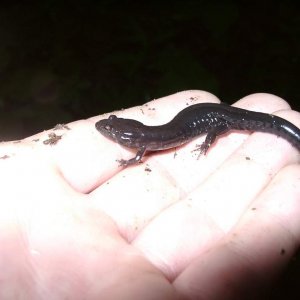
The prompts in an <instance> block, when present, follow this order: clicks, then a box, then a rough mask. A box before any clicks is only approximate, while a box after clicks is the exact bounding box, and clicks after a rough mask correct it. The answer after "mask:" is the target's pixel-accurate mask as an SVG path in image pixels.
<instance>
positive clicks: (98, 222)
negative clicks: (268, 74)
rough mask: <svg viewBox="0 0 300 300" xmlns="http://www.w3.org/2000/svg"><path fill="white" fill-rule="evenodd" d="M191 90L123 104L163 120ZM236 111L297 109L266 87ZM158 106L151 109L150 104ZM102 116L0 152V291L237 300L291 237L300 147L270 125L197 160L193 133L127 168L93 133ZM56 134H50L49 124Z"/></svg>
mask: <svg viewBox="0 0 300 300" xmlns="http://www.w3.org/2000/svg"><path fill="white" fill-rule="evenodd" d="M197 102H218V99H216V98H215V97H214V96H212V95H211V94H208V93H205V92H201V91H187V92H183V93H178V94H175V95H171V96H169V97H166V98H162V99H159V100H156V101H153V102H150V103H148V105H147V106H146V105H144V106H142V107H137V108H131V109H128V110H125V111H122V112H121V111H120V112H119V114H118V115H119V116H121V115H122V116H126V117H129V118H134V119H138V120H140V121H142V122H145V123H147V124H154V123H155V124H163V123H165V122H167V121H168V120H169V119H170V118H172V117H173V116H174V115H175V114H176V113H177V112H178V111H180V110H181V109H183V108H184V107H186V103H190V104H194V103H197ZM237 106H239V107H242V108H246V109H249V110H259V111H264V112H270V113H271V112H272V113H273V112H274V111H278V110H283V111H281V112H280V113H279V115H280V116H281V117H284V118H286V119H288V120H289V121H291V122H293V123H294V124H295V125H296V126H298V127H299V126H300V116H299V113H296V112H293V111H291V110H290V109H289V106H288V104H287V103H286V102H284V101H283V100H281V99H280V98H278V97H275V96H271V95H267V94H256V95H251V96H248V97H246V98H244V99H242V100H240V101H239V102H238V103H237ZM154 108H155V110H153V109H154ZM98 120H99V117H95V118H91V119H89V120H86V121H78V122H74V123H71V124H70V125H69V127H70V130H67V129H66V128H64V129H61V130H57V131H55V133H56V135H57V136H59V135H62V138H61V139H57V143H56V144H53V145H50V144H48V145H45V144H44V143H43V141H45V140H47V139H48V135H47V134H48V133H47V132H43V133H40V134H38V135H36V136H34V137H30V138H27V139H25V140H23V141H21V142H20V143H14V142H10V143H3V144H2V145H1V147H0V158H1V159H0V180H1V190H0V205H1V209H0V245H1V247H0V270H1V277H0V278H1V280H0V298H1V299H10V298H18V297H19V298H22V297H23V298H28V299H29V298H30V299H61V298H67V297H69V298H71V299H83V298H86V299H94V298H96V299H99V298H100V297H101V299H182V298H183V299H184V298H191V299H220V298H221V299H235V298H236V299H240V298H243V299H245V298H246V299H247V298H251V296H253V295H256V292H258V290H259V288H260V287H264V286H265V285H266V284H268V283H270V282H271V280H272V279H273V278H274V277H276V275H277V274H278V273H279V272H280V270H281V269H282V267H284V266H285V265H286V264H287V263H288V261H289V259H290V258H291V257H292V255H293V254H294V253H295V251H296V249H297V248H298V246H299V238H300V220H299V213H300V201H299V200H300V184H299V181H300V167H299V160H300V159H299V153H298V152H297V151H296V149H294V148H293V147H292V146H291V145H290V144H289V143H288V142H286V141H285V140H283V139H279V138H277V137H276V136H275V135H271V134H266V133H253V134H251V135H249V133H245V132H234V133H229V134H227V135H226V136H224V137H222V138H219V139H218V141H217V142H216V143H215V144H214V145H213V146H212V147H211V148H210V150H209V152H208V153H207V155H206V156H202V157H200V159H198V160H197V153H195V152H193V149H195V147H196V146H195V145H196V144H199V143H200V141H203V139H204V137H200V138H199V139H196V140H195V141H193V142H191V143H188V144H186V145H184V146H182V147H180V148H177V149H176V150H174V149H171V150H168V151H163V152H156V153H152V154H150V155H148V156H146V157H145V158H144V163H143V164H139V165H136V166H132V167H128V168H126V169H123V168H120V167H118V163H117V162H116V159H120V158H124V159H128V158H131V157H132V156H133V154H134V151H132V150H128V149H125V148H123V147H121V146H119V145H117V144H115V143H113V142H111V141H110V140H108V139H106V138H105V137H103V136H101V135H100V134H99V133H98V132H97V131H96V129H95V127H94V123H95V122H96V121H98ZM51 132H52V131H51Z"/></svg>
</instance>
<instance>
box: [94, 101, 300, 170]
mask: <svg viewBox="0 0 300 300" xmlns="http://www.w3.org/2000/svg"><path fill="white" fill-rule="evenodd" d="M95 126H96V129H97V130H98V131H99V132H100V133H101V134H103V135H104V136H105V137H107V138H109V139H111V140H113V141H115V142H116V143H119V144H121V145H123V146H126V147H129V148H135V149H138V151H137V154H136V156H135V157H133V158H131V159H129V160H124V159H122V160H120V161H119V162H120V165H122V166H128V165H131V164H135V163H138V162H141V159H142V157H143V156H144V154H145V152H146V151H157V150H164V149H170V148H173V147H176V146H179V145H182V144H185V143H187V142H189V141H190V140H192V139H193V138H195V137H196V136H198V135H201V134H203V133H207V136H206V138H205V141H204V142H203V144H202V145H201V146H200V148H199V150H200V153H204V154H205V153H206V152H207V150H208V148H209V147H210V146H211V145H212V144H213V143H214V141H215V140H216V138H217V136H219V135H221V134H224V133H226V132H228V131H230V130H250V131H260V132H268V133H272V134H276V135H277V136H279V137H282V138H284V139H286V140H287V141H288V142H290V143H291V144H292V145H293V146H294V147H295V148H296V149H298V151H300V129H299V128H297V127H296V126H295V125H293V124H292V123H290V122H288V121H287V120H285V119H282V118H280V117H277V116H274V115H272V114H265V113H261V112H254V111H249V110H245V109H241V108H237V107H232V106H230V105H227V104H224V103H221V104H216V103H199V104H195V105H191V106H189V107H187V108H185V109H183V110H182V111H180V112H179V113H178V114H177V115H176V116H175V117H174V118H173V119H172V120H171V121H170V122H168V123H166V124H164V125H159V126H147V125H144V124H143V123H141V122H138V121H136V120H131V119H123V118H118V117H117V116H115V115H110V116H109V118H108V119H104V120H100V121H99V122H97V123H96V125H95Z"/></svg>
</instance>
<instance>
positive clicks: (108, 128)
mask: <svg viewBox="0 0 300 300" xmlns="http://www.w3.org/2000/svg"><path fill="white" fill-rule="evenodd" d="M104 128H105V130H107V131H111V130H112V126H110V125H105V126H104Z"/></svg>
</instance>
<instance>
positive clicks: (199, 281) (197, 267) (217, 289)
mask: <svg viewBox="0 0 300 300" xmlns="http://www.w3.org/2000/svg"><path fill="white" fill-rule="evenodd" d="M299 179H300V167H299V165H294V166H288V167H286V168H284V169H283V170H282V171H281V172H279V173H278V174H277V175H276V177H275V178H274V179H273V180H272V181H271V182H270V184H269V185H268V186H267V187H266V189H265V190H264V191H263V192H262V193H261V195H260V196H259V197H258V199H257V200H256V201H255V202H253V203H252V205H251V206H250V207H249V209H248V210H247V212H246V213H245V214H244V216H243V218H242V219H241V221H240V222H239V223H238V224H237V226H236V227H235V228H234V230H233V231H232V232H231V234H230V235H228V236H227V237H226V238H225V239H223V240H220V242H219V243H218V245H217V246H216V247H215V248H214V249H211V250H210V251H207V252H206V253H203V255H202V256H201V257H199V258H197V259H196V260H194V261H193V262H192V263H191V264H190V265H189V266H188V267H187V268H186V269H185V270H184V271H183V272H182V274H181V275H180V276H178V278H177V279H176V280H175V282H174V285H175V287H177V288H178V289H179V290H181V291H182V292H183V294H184V295H188V296H189V297H199V295H204V296H205V297H207V298H211V299H219V298H222V299H241V298H244V295H252V296H253V298H255V297H254V296H255V295H253V294H252V293H253V291H254V292H258V291H259V289H258V287H261V286H265V285H266V284H268V283H270V281H272V280H273V279H274V277H276V275H277V274H278V272H279V271H280V270H281V269H282V268H283V267H284V266H285V265H286V264H287V262H288V261H289V260H290V259H291V257H292V256H293V254H294V253H295V251H296V250H297V249H298V247H299V241H300V230H299V228H300V221H299V217H298V216H299V213H300V201H299V200H300V181H299ZM256 296H257V295H256ZM250 298H251V297H250ZM251 299H252V298H251Z"/></svg>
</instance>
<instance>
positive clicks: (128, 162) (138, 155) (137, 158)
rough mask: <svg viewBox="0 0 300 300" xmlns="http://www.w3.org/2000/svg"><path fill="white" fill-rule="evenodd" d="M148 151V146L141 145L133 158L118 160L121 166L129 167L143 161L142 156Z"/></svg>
mask: <svg viewBox="0 0 300 300" xmlns="http://www.w3.org/2000/svg"><path fill="white" fill-rule="evenodd" d="M145 153H146V147H141V148H140V149H139V150H138V152H137V153H136V155H135V157H133V158H131V159H128V160H126V159H119V160H117V162H119V166H120V167H127V166H130V165H134V164H138V163H141V162H142V158H143V156H144V155H145Z"/></svg>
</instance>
